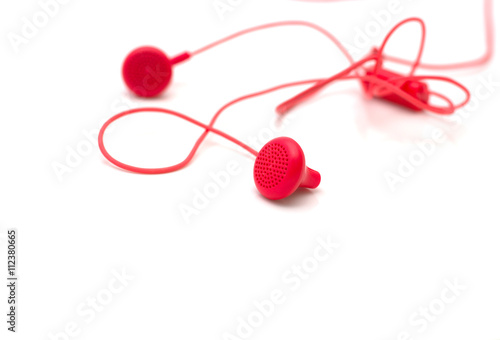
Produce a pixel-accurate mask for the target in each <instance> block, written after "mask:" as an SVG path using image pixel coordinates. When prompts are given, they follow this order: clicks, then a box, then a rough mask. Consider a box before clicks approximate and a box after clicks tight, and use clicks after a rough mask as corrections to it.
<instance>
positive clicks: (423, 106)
mask: <svg viewBox="0 0 500 340" xmlns="http://www.w3.org/2000/svg"><path fill="white" fill-rule="evenodd" d="M491 8H492V1H491V0H485V9H484V11H485V26H486V35H485V36H486V46H487V48H486V52H485V54H484V56H482V57H481V58H479V59H476V60H472V61H468V62H462V63H456V64H450V65H433V64H425V63H422V62H421V59H422V54H423V50H424V46H425V38H426V28H425V24H424V22H423V21H422V20H421V19H419V18H409V19H406V20H403V21H401V22H400V23H399V24H397V25H396V26H395V27H394V28H392V29H391V30H390V32H389V33H388V34H387V35H386V37H385V39H384V40H383V42H382V44H381V46H380V47H379V48H378V49H374V50H373V51H372V53H371V54H370V55H369V56H367V57H365V58H363V59H361V60H360V61H357V62H355V61H354V60H353V58H352V56H351V55H350V54H349V53H348V51H347V49H346V48H345V47H344V46H343V45H342V44H341V43H340V41H339V40H338V39H337V38H336V37H335V36H333V35H332V34H331V33H329V32H328V31H327V30H325V29H324V28H322V27H320V26H318V25H315V24H312V23H308V22H303V21H283V22H276V23H270V24H266V25H261V26H257V27H253V28H249V29H246V30H243V31H240V32H237V33H235V34H233V35H230V36H228V37H226V38H223V39H220V40H218V41H216V42H214V43H211V44H209V45H207V46H205V47H202V48H200V49H198V50H195V51H194V52H184V53H182V54H180V55H179V56H178V57H176V58H173V59H172V60H175V62H174V63H176V62H181V61H184V60H187V59H189V58H190V57H193V56H196V55H198V54H201V53H203V52H205V51H207V50H210V49H212V48H213V47H215V46H217V45H220V44H223V43H225V42H228V41H229V40H232V39H235V38H237V37H240V36H242V35H245V34H248V33H251V32H255V31H258V30H264V29H269V28H274V27H280V26H305V27H308V28H312V29H314V30H316V31H318V32H319V33H321V34H323V35H324V36H326V37H327V38H328V39H329V40H330V41H332V42H333V43H334V44H335V46H336V47H337V48H338V49H339V50H340V51H341V52H342V53H343V55H344V56H345V57H346V58H347V60H348V61H349V63H350V66H349V67H347V68H346V69H344V70H342V71H341V72H338V73H336V74H335V75H333V76H331V77H329V78H325V79H310V80H302V81H296V82H290V83H285V84H281V85H278V86H274V87H271V88H269V89H266V90H262V91H258V92H255V93H251V94H247V95H245V96H242V97H239V98H236V99H234V100H232V101H230V102H229V103H227V104H225V105H224V106H222V107H221V108H220V109H219V110H218V111H217V112H216V113H215V114H214V116H213V117H212V119H211V121H210V123H209V124H204V123H202V122H200V121H198V120H196V119H193V118H191V117H189V116H187V115H185V114H182V113H179V112H176V111H172V110H168V109H163V108H153V107H146V108H139V109H133V110H128V111H125V112H122V113H119V114H117V115H115V116H113V117H111V118H110V119H109V120H108V121H107V122H106V123H104V125H103V126H102V128H101V130H100V132H99V136H98V143H99V148H100V150H101V152H102V154H103V155H104V157H105V158H106V159H107V160H108V161H109V162H111V163H112V164H114V165H116V166H117V167H120V168H122V169H125V170H128V171H131V172H135V173H142V174H162V173H169V172H173V171H176V170H179V169H182V168H184V167H185V166H186V165H187V164H189V163H190V161H191V160H192V159H193V157H194V155H195V154H196V152H197V151H198V149H199V147H200V145H201V144H202V143H203V141H204V140H205V138H206V137H207V135H208V134H209V133H215V134H217V135H219V136H221V137H223V138H225V139H227V140H229V141H231V142H232V143H234V144H236V145H238V146H239V147H241V148H243V149H245V150H246V151H248V152H249V153H251V154H252V155H254V156H256V157H259V154H260V153H259V152H257V151H256V150H254V149H253V148H251V147H250V146H248V145H246V144H245V143H243V142H241V141H240V140H238V139H236V138H235V137H232V136H230V135H228V134H226V133H224V132H222V131H220V130H218V129H216V128H214V124H215V122H216V121H217V119H218V118H219V117H220V115H221V114H222V113H223V112H224V111H225V110H227V109H228V108H229V107H231V106H233V105H235V104H237V103H239V102H242V101H244V100H248V99H251V98H254V97H257V96H261V95H265V94H268V93H271V92H274V91H278V90H280V89H284V88H289V87H294V86H300V85H307V84H312V86H311V87H309V88H308V89H306V90H305V91H302V92H301V93H299V94H297V95H296V96H294V97H293V98H291V99H289V100H287V101H285V102H284V103H282V104H280V105H278V107H277V108H276V111H277V112H278V113H280V114H284V113H286V112H288V111H289V110H291V109H292V108H293V107H295V106H297V105H299V104H300V103H302V102H304V101H305V100H307V99H308V98H309V97H310V96H312V95H313V94H315V93H316V92H318V91H319V90H321V89H322V88H324V87H325V86H327V85H330V84H332V83H334V82H336V81H339V80H358V81H359V82H360V84H361V86H362V89H363V92H364V94H365V96H366V97H368V98H374V97H377V98H383V99H386V100H389V101H391V102H394V103H397V104H399V105H402V106H405V107H407V108H410V109H413V110H427V111H430V112H433V113H437V114H451V113H453V112H454V111H455V110H456V109H458V108H460V107H463V106H464V105H466V103H467V102H468V100H469V99H470V93H469V91H468V90H467V88H466V87H465V86H463V85H462V84H460V83H458V82H457V81H455V80H453V79H451V78H448V77H444V76H432V75H416V74H415V73H416V71H417V70H418V69H419V68H426V69H434V70H438V69H459V68H466V67H472V66H479V65H482V64H485V63H486V62H488V61H489V60H490V59H491V56H492V51H493V22H492V16H491V12H492V11H491ZM412 22H413V23H417V24H419V25H420V27H421V39H420V44H419V50H418V53H417V57H416V59H415V60H414V61H407V60H404V59H400V58H397V57H392V56H388V55H385V54H384V49H385V47H386V45H387V43H388V41H389V40H390V38H391V37H392V35H393V34H394V33H395V32H396V31H397V30H398V29H399V28H400V27H401V26H403V25H405V24H408V23H412ZM172 60H171V61H172ZM384 61H390V62H395V63H399V64H402V65H408V66H410V72H409V73H408V74H407V75H399V74H396V73H394V72H391V71H388V70H386V69H384V68H383V62H384ZM370 62H371V63H374V65H373V66H372V67H367V66H366V65H367V64H368V63H370ZM172 64H173V63H172ZM169 67H170V65H169ZM168 78H169V80H170V74H169V77H168ZM425 80H433V81H442V82H446V83H449V84H451V85H454V86H456V87H457V88H458V89H460V90H461V91H462V92H463V93H464V94H465V98H464V99H463V100H462V101H461V102H459V103H456V104H455V103H454V102H453V101H452V100H451V99H450V98H448V97H447V96H446V95H444V94H441V93H437V92H433V91H430V90H429V89H428V86H427V84H426V83H425V82H424V81H425ZM431 96H434V97H437V98H439V99H441V100H443V101H444V102H445V103H446V105H445V106H437V105H432V104H430V103H429V98H430V97H431ZM140 112H158V113H164V114H170V115H173V116H176V117H178V118H181V119H183V120H186V121H188V122H190V123H192V124H194V125H197V126H199V127H200V128H202V129H203V130H204V131H203V133H202V134H201V135H200V137H198V139H197V141H196V142H195V144H194V145H193V147H192V149H191V151H190V152H189V154H188V156H187V157H186V158H185V159H184V160H183V161H181V162H180V163H178V164H175V165H172V166H168V167H162V168H141V167H136V166H132V165H128V164H125V163H123V162H120V161H118V160H116V159H115V158H113V157H112V156H111V155H110V154H109V153H108V151H107V150H106V148H105V146H104V141H103V140H104V134H105V132H106V129H107V128H108V126H109V125H110V124H111V123H113V122H114V121H116V120H118V119H120V118H123V117H125V116H127V115H131V114H136V113H140ZM263 149H264V148H263ZM261 151H262V150H261ZM304 166H305V165H304ZM318 175H319V174H318ZM256 183H257V182H256ZM318 184H319V182H318Z"/></svg>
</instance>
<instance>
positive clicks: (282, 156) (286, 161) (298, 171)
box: [98, 108, 321, 200]
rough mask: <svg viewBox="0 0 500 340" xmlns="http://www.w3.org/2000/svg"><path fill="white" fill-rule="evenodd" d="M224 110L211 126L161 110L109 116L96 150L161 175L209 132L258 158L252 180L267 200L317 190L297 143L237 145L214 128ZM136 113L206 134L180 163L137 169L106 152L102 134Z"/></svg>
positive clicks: (176, 167)
mask: <svg viewBox="0 0 500 340" xmlns="http://www.w3.org/2000/svg"><path fill="white" fill-rule="evenodd" d="M224 109H225V108H223V109H221V110H220V111H219V112H218V113H217V114H216V116H214V118H213V119H212V122H211V123H210V125H205V124H203V123H201V122H199V121H197V120H195V119H193V118H191V117H189V116H186V115H184V114H182V113H179V112H176V111H172V110H167V109H161V108H140V109H134V110H129V111H125V112H122V113H120V114H117V115H115V116H113V117H111V118H110V119H109V120H108V121H107V122H106V123H104V125H103V127H102V128H101V130H100V131H99V136H98V142H99V149H100V150H101V152H102V154H103V155H104V157H105V158H106V159H107V160H108V161H110V162H111V163H113V164H114V165H116V166H117V167H120V168H122V169H125V170H128V171H131V172H135V173H141V174H150V175H152V174H164V173H169V172H173V171H176V170H179V169H182V168H183V167H185V166H186V165H187V164H188V163H189V162H190V161H191V160H192V158H193V156H194V154H195V153H196V151H197V150H198V147H199V146H200V144H201V143H202V142H203V140H204V139H205V137H206V136H207V134H208V132H213V133H215V134H217V135H219V136H221V137H223V138H225V139H227V140H229V141H231V142H233V143H234V144H236V145H238V146H240V147H242V148H243V149H245V150H247V151H248V152H250V153H251V154H253V155H254V156H256V157H257V159H256V161H255V166H254V181H255V185H256V186H257V189H258V190H259V192H260V193H261V194H262V195H263V196H265V197H266V198H269V199H271V200H279V199H283V198H286V197H288V196H290V195H291V194H293V193H294V192H295V191H296V190H297V188H299V187H305V188H311V189H314V188H316V187H318V185H319V183H320V181H321V176H320V174H319V172H317V171H314V170H312V169H309V168H307V167H306V161H305V157H304V152H303V151H302V148H301V147H300V146H299V144H297V142H296V141H294V140H293V139H291V138H288V137H279V138H275V139H273V140H271V141H269V142H268V143H267V144H266V145H264V147H263V148H262V149H261V150H260V152H258V153H257V151H255V150H254V149H252V148H251V147H249V146H248V145H246V144H244V143H242V142H240V141H239V140H237V139H236V138H234V137H232V136H230V135H228V134H226V133H224V132H222V131H220V130H217V129H215V128H213V124H214V123H215V120H216V119H217V117H218V115H219V114H220V113H221V112H222V111H223V110H224ZM139 112H159V113H165V114H170V115H173V116H176V117H179V118H181V119H184V120H186V121H188V122H190V123H192V124H195V125H197V126H199V127H202V128H204V129H205V131H204V132H203V133H202V135H201V136H200V137H199V138H198V140H197V141H196V143H195V145H194V147H193V149H192V150H191V152H190V153H189V155H188V156H187V157H186V159H185V160H184V161H182V162H180V163H179V164H176V165H173V166H169V167H165V168H140V167H136V166H132V165H128V164H125V163H122V162H120V161H118V160H116V159H115V158H113V157H112V156H111V155H110V154H109V153H108V151H107V150H106V148H105V147H104V141H103V139H104V133H105V131H106V129H107V128H108V126H109V125H110V124H111V123H112V122H114V121H116V120H117V119H119V118H122V117H124V116H127V115H131V114H134V113H139Z"/></svg>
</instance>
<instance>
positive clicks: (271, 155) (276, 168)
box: [254, 143, 288, 189]
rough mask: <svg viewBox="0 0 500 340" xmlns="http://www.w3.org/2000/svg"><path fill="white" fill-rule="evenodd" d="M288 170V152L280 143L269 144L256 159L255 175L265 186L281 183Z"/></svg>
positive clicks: (259, 182)
mask: <svg viewBox="0 0 500 340" xmlns="http://www.w3.org/2000/svg"><path fill="white" fill-rule="evenodd" d="M287 170H288V152H287V151H286V148H285V147H284V146H283V145H281V144H278V143H271V144H267V145H266V146H265V147H264V148H262V150H260V152H259V155H258V156H257V160H256V161H255V168H254V177H255V180H256V181H257V183H258V184H259V185H260V186H261V187H264V188H267V189H271V188H274V187H275V186H277V185H278V184H280V183H281V181H282V180H283V178H284V177H285V175H286V172H287Z"/></svg>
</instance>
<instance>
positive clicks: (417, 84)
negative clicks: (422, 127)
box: [363, 68, 429, 111]
mask: <svg viewBox="0 0 500 340" xmlns="http://www.w3.org/2000/svg"><path fill="white" fill-rule="evenodd" d="M366 75H367V76H368V77H370V76H375V72H374V71H373V68H372V69H367V70H366ZM376 77H377V78H378V79H381V80H384V81H391V79H397V78H404V76H403V75H401V74H397V73H395V72H392V71H389V70H386V69H380V70H379V71H378V72H377V74H376ZM394 85H396V86H397V87H399V88H400V89H401V90H402V91H404V92H406V93H407V94H409V95H410V96H412V97H413V98H415V99H417V100H419V101H420V102H422V103H426V104H427V103H428V102H429V88H428V86H427V84H426V83H424V82H422V81H418V80H406V79H405V80H402V81H400V82H398V81H397V80H396V82H395V83H394ZM363 86H364V88H365V91H368V87H369V86H372V94H373V96H374V97H375V98H380V99H383V100H386V101H389V102H391V103H394V104H397V105H400V106H403V107H406V108H408V109H410V110H413V111H422V110H423V109H422V107H421V106H420V107H419V106H416V105H414V104H412V103H410V102H409V101H407V100H405V99H403V98H401V97H400V96H399V95H397V94H396V93H394V92H393V91H387V90H385V89H384V87H383V85H378V84H375V83H373V82H370V81H369V80H363Z"/></svg>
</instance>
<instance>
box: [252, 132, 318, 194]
mask: <svg viewBox="0 0 500 340" xmlns="http://www.w3.org/2000/svg"><path fill="white" fill-rule="evenodd" d="M254 181H255V185H256V187H257V189H258V190H259V192H260V193H261V194H262V195H263V196H265V197H266V198H268V199H271V200H279V199H283V198H286V197H288V196H290V195H291V194H293V193H294V192H295V191H296V190H297V188H299V187H304V188H310V189H314V188H317V187H318V185H319V183H320V182H321V175H320V174H319V172H317V171H315V170H312V169H309V168H308V167H307V166H306V159H305V156H304V152H303V151H302V148H301V147H300V145H299V144H298V143H297V142H296V141H294V140H293V139H291V138H288V137H279V138H275V139H273V140H271V141H269V142H268V143H267V144H266V145H264V147H263V148H262V149H261V150H260V152H259V155H258V156H257V159H256V160H255V165H254Z"/></svg>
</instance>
